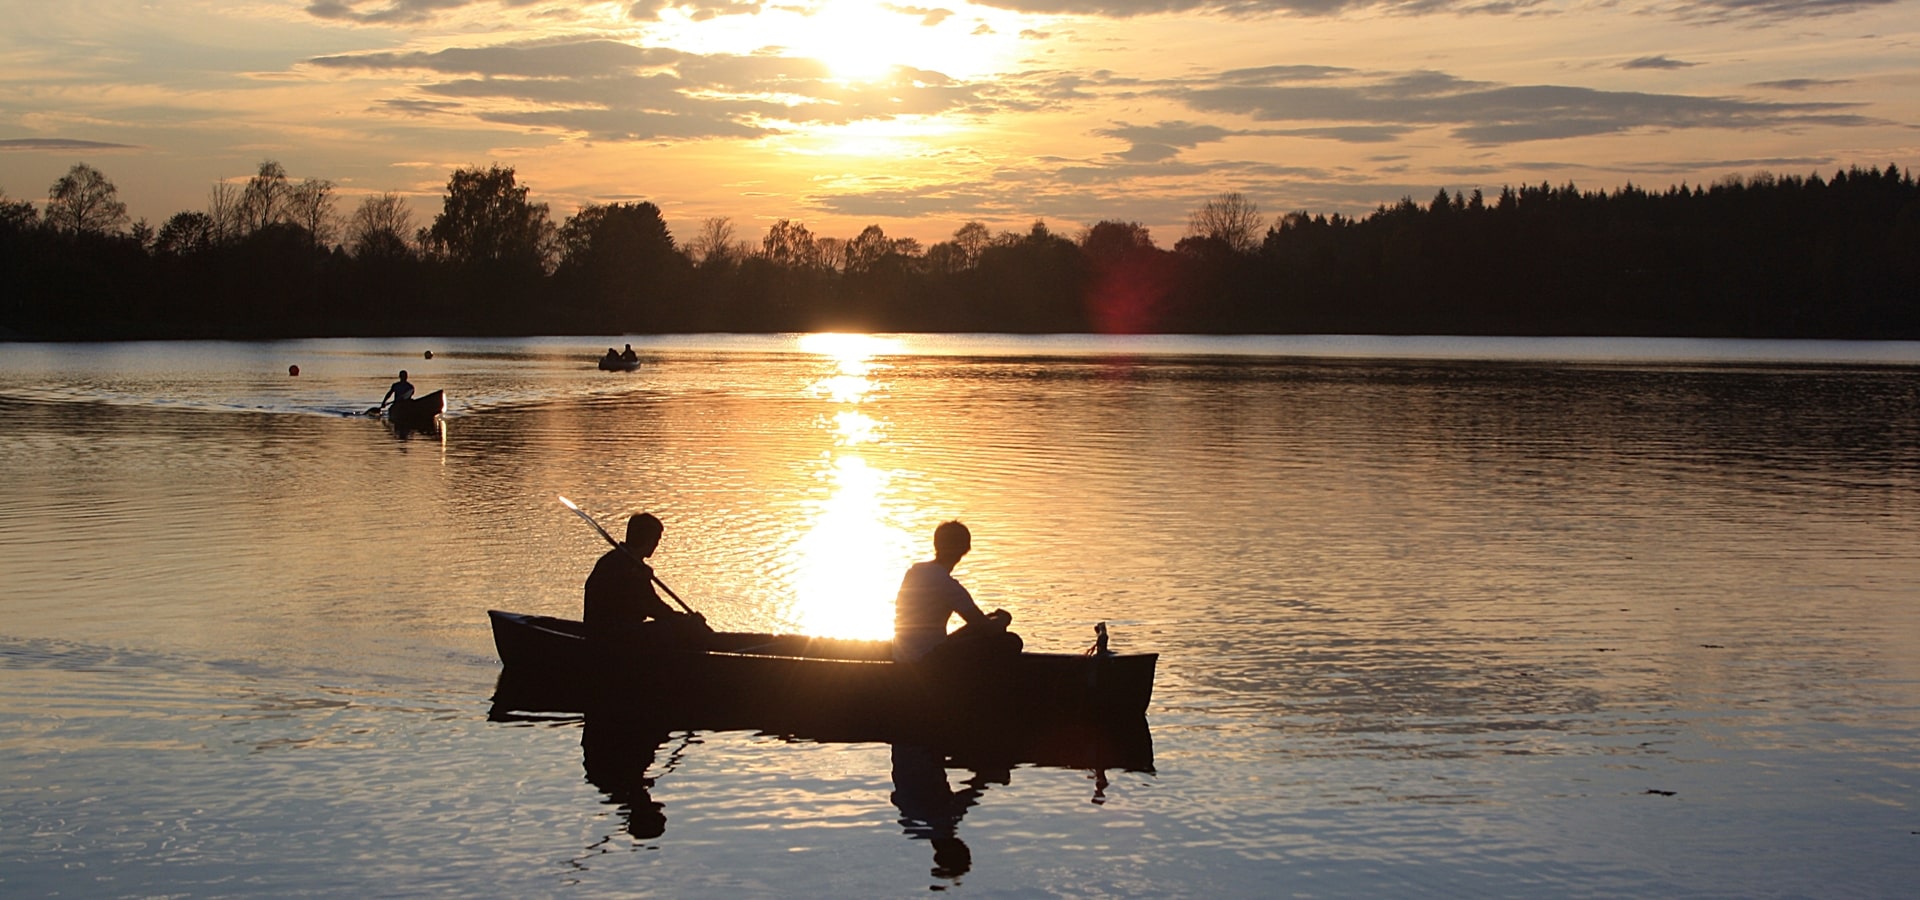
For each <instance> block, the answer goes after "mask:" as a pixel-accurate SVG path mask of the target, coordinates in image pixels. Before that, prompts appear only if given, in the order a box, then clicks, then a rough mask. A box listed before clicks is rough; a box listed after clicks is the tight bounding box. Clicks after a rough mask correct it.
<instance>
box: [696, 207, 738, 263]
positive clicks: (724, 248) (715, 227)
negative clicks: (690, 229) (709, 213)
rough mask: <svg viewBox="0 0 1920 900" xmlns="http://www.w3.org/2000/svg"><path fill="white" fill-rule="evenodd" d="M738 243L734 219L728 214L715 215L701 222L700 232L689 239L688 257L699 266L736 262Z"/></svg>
mask: <svg viewBox="0 0 1920 900" xmlns="http://www.w3.org/2000/svg"><path fill="white" fill-rule="evenodd" d="M737 243H738V239H737V238H735V237H734V232H733V220H732V219H729V218H727V217H726V216H714V217H712V218H709V219H707V220H706V221H704V222H701V223H700V231H699V233H698V234H695V235H694V236H693V239H692V240H689V241H687V243H686V254H687V258H688V259H691V260H693V263H694V265H698V266H705V265H716V266H719V265H726V264H728V263H731V262H734V260H735V250H736V245H737Z"/></svg>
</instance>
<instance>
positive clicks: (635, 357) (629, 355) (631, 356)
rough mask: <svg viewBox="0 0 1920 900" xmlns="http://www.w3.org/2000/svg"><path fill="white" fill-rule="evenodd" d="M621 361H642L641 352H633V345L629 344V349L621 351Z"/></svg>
mask: <svg viewBox="0 0 1920 900" xmlns="http://www.w3.org/2000/svg"><path fill="white" fill-rule="evenodd" d="M620 361H621V362H625V363H637V362H639V361H640V354H638V353H635V352H633V345H632V344H628V345H627V349H625V350H622V351H620Z"/></svg>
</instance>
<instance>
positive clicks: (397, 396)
mask: <svg viewBox="0 0 1920 900" xmlns="http://www.w3.org/2000/svg"><path fill="white" fill-rule="evenodd" d="M412 399H413V382H411V381H408V380H407V370H405V369H401V370H400V380H399V381H396V382H394V383H393V387H390V388H387V395H386V396H385V397H381V398H380V408H381V409H385V408H386V407H387V403H388V402H393V403H399V402H401V401H403V400H412Z"/></svg>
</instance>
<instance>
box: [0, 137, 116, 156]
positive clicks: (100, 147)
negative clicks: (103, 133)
mask: <svg viewBox="0 0 1920 900" xmlns="http://www.w3.org/2000/svg"><path fill="white" fill-rule="evenodd" d="M138 149H141V148H139V147H136V146H134V145H132V144H115V143H110V142H107V141H82V140H77V139H74V138H11V139H8V140H0V151H6V150H16V151H35V152H43V153H87V152H91V151H113V150H138Z"/></svg>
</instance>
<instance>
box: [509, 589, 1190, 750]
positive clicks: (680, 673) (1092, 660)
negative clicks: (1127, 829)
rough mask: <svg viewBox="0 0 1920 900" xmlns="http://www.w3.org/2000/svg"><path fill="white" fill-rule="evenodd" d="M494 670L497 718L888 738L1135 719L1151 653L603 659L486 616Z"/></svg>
mask: <svg viewBox="0 0 1920 900" xmlns="http://www.w3.org/2000/svg"><path fill="white" fill-rule="evenodd" d="M488 616H489V617H490V618H491V619H492V621H493V638H494V645H495V647H496V648H497V649H498V650H499V652H500V661H501V663H502V664H503V670H502V673H501V683H500V690H499V692H498V693H497V694H496V696H495V701H496V706H500V705H502V704H506V705H507V706H508V707H510V708H517V709H519V710H521V711H541V710H544V711H582V712H587V711H595V710H601V711H611V710H624V711H626V712H629V713H633V712H638V711H643V710H644V711H646V712H649V713H650V714H657V715H660V716H664V717H672V718H679V719H683V720H690V719H698V718H700V717H706V718H708V719H711V720H732V721H735V722H738V723H740V725H739V727H752V728H756V729H759V730H771V731H793V732H806V731H813V732H820V733H833V734H843V735H861V734H867V735H871V736H872V737H873V738H874V739H888V738H889V737H890V736H896V735H901V734H924V733H928V732H939V731H944V730H950V729H958V730H968V729H974V728H977V727H979V726H982V725H996V726H998V725H1034V724H1046V723H1058V722H1067V721H1100V720H1121V721H1124V720H1128V719H1138V718H1141V717H1143V716H1144V715H1145V713H1146V708H1147V704H1148V701H1149V700H1151V698H1152V696H1153V676H1154V667H1155V666H1156V664H1157V663H1158V659H1159V656H1158V654H1152V653H1143V654H1121V655H1113V656H1103V657H1097V656H1084V655H1081V654H1057V653H1021V654H1018V655H1015V656H1008V657H1003V658H997V659H991V660H982V661H974V662H968V663H964V664H962V663H954V664H950V665H944V666H921V665H915V666H903V665H899V664H896V663H894V662H892V660H891V656H890V650H891V645H890V642H887V641H848V640H830V639H820V638H808V637H803V636H797V635H770V634H743V633H738V632H720V633H718V634H715V635H714V636H713V638H712V640H711V643H710V645H709V647H708V649H706V650H705V651H681V652H652V651H646V650H640V649H636V650H633V651H631V652H623V653H621V654H620V657H619V658H617V659H609V658H606V657H605V656H603V655H601V654H600V653H598V652H596V649H597V648H594V647H590V646H589V645H588V643H587V641H586V638H585V636H584V629H583V627H582V625H581V623H579V622H576V621H574V620H571V619H557V618H550V617H545V616H528V615H522V614H517V613H507V612H500V611H498V610H490V611H488Z"/></svg>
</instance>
